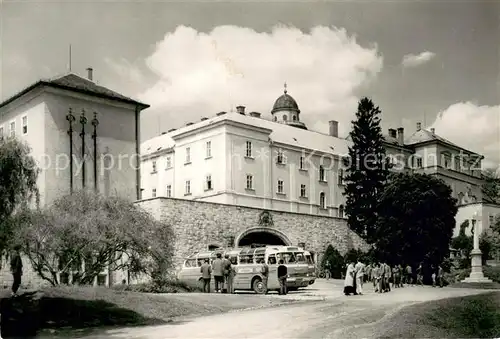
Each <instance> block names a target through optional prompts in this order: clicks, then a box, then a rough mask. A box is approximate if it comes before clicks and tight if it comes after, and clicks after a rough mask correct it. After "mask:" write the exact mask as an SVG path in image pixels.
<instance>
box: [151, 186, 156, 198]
mask: <svg viewBox="0 0 500 339" xmlns="http://www.w3.org/2000/svg"><path fill="white" fill-rule="evenodd" d="M151 196H152V197H153V198H156V188H153V192H152V194H151Z"/></svg>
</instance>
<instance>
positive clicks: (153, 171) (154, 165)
mask: <svg viewBox="0 0 500 339" xmlns="http://www.w3.org/2000/svg"><path fill="white" fill-rule="evenodd" d="M151 165H152V166H153V168H152V169H151V172H152V173H156V161H153V162H152V164H151Z"/></svg>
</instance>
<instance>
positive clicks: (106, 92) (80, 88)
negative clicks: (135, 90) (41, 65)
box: [0, 73, 149, 109]
mask: <svg viewBox="0 0 500 339" xmlns="http://www.w3.org/2000/svg"><path fill="white" fill-rule="evenodd" d="M40 86H48V87H52V88H59V89H65V90H69V91H73V92H78V93H83V94H87V95H92V96H96V97H101V98H106V99H111V100H116V101H121V102H126V103H129V104H134V105H138V106H140V107H141V109H145V108H148V107H149V105H147V104H144V103H141V102H139V101H136V100H134V99H131V98H128V97H126V96H124V95H121V94H120V93H117V92H115V91H112V90H110V89H109V88H106V87H103V86H100V85H97V84H96V83H95V82H93V81H90V80H88V79H85V78H83V77H81V76H79V75H76V74H74V73H69V74H66V75H63V76H61V77H58V78H55V79H52V80H39V81H37V82H36V83H34V84H32V85H31V86H28V87H27V88H25V89H24V90H22V91H20V92H19V93H17V94H15V95H14V96H12V97H10V98H9V99H7V100H5V101H4V102H2V103H1V104H0V108H1V107H3V106H5V105H7V104H9V103H11V102H12V101H14V100H16V99H18V98H20V97H22V96H23V95H25V94H27V93H29V92H30V91H32V90H34V89H35V88H38V87H40Z"/></svg>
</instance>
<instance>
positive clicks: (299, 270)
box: [177, 245, 316, 294]
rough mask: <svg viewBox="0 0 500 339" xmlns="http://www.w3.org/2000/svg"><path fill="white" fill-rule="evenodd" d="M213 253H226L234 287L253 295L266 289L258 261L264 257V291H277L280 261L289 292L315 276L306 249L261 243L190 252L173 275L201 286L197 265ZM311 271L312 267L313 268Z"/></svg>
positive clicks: (213, 257) (308, 283)
mask: <svg viewBox="0 0 500 339" xmlns="http://www.w3.org/2000/svg"><path fill="white" fill-rule="evenodd" d="M217 253H221V254H222V257H224V256H225V255H226V254H227V255H228V256H229V260H230V261H231V263H232V265H233V269H234V270H235V273H236V274H235V276H234V280H233V287H234V290H235V291H236V290H242V291H254V292H255V293H257V294H264V293H265V292H266V290H265V288H264V285H263V283H262V274H261V265H262V264H261V262H262V260H264V261H265V262H266V263H267V264H268V266H269V277H268V282H267V290H268V291H279V281H278V263H279V261H280V260H283V262H284V264H285V265H286V266H287V268H288V276H287V281H286V284H287V288H288V290H289V291H295V290H298V289H299V288H301V287H307V286H309V285H310V284H312V283H314V281H315V279H316V277H315V274H314V272H313V271H311V269H310V263H311V262H312V263H314V262H313V261H311V260H310V259H308V258H307V254H308V255H309V256H310V257H311V254H310V253H309V252H306V251H304V250H303V249H302V248H299V247H296V246H272V245H267V246H261V247H255V248H252V247H241V248H234V249H216V250H213V251H205V252H198V253H193V254H192V255H190V256H189V257H188V258H186V260H185V261H184V264H183V265H182V268H181V270H180V271H179V273H178V275H177V277H178V279H179V280H180V281H182V282H184V283H185V284H187V285H188V286H191V287H200V286H202V279H201V272H200V266H201V265H202V264H203V262H204V261H205V259H209V261H210V263H212V262H213V260H214V259H215V258H216V256H217ZM313 268H314V271H315V270H316V268H315V267H314V264H313ZM213 280H214V279H212V281H211V290H213V288H214V281H213Z"/></svg>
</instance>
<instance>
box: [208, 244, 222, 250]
mask: <svg viewBox="0 0 500 339" xmlns="http://www.w3.org/2000/svg"><path fill="white" fill-rule="evenodd" d="M218 248H220V246H219V245H215V244H210V245H208V250H209V251H215V250H216V249H218Z"/></svg>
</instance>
